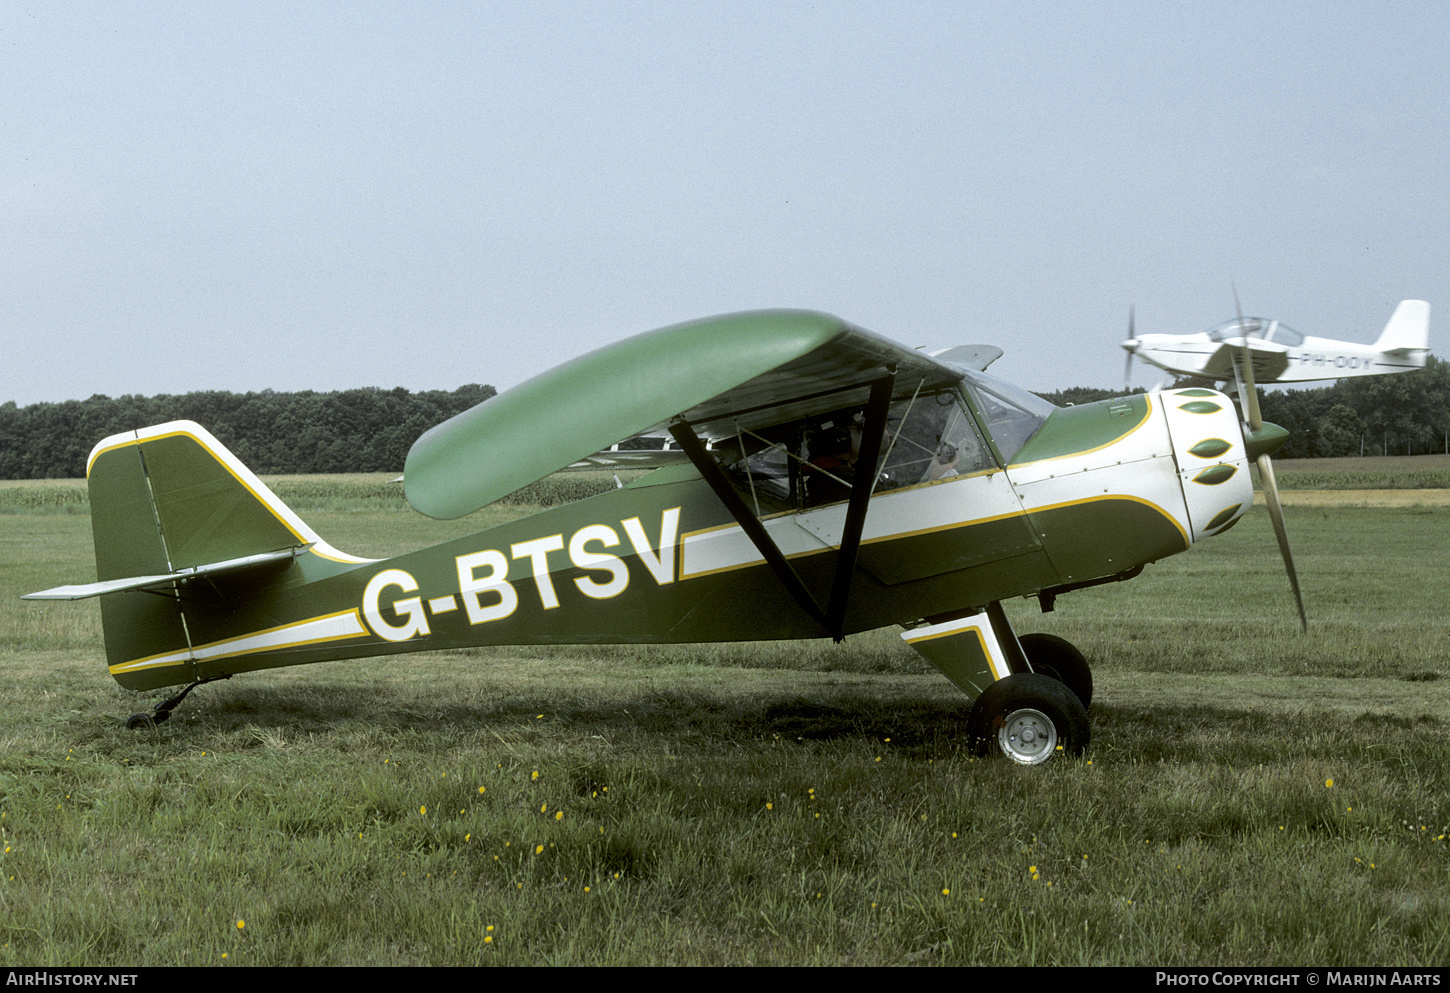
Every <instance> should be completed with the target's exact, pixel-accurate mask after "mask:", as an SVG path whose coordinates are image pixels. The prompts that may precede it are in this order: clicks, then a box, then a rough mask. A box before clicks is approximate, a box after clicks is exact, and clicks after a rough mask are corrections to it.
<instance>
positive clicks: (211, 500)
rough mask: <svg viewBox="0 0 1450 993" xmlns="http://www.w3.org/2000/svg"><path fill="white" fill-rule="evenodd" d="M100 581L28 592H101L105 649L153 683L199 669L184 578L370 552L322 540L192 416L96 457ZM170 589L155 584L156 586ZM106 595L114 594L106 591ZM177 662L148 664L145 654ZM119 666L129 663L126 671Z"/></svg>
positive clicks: (132, 434)
mask: <svg viewBox="0 0 1450 993" xmlns="http://www.w3.org/2000/svg"><path fill="white" fill-rule="evenodd" d="M86 478H87V480H88V488H89V491H90V502H91V530H92V532H93V537H94V539H95V548H96V578H97V582H95V583H91V584H87V585H83V586H63V587H59V588H57V589H54V590H45V591H43V592H41V593H32V594H30V596H29V597H28V598H27V599H38V600H76V599H83V598H86V597H93V596H101V597H102V600H101V622H102V627H103V628H104V630H105V639H106V655H107V658H108V661H109V663H110V665H111V667H112V672H113V673H114V674H115V675H116V678H117V680H118V681H120V682H121V683H122V685H125V686H128V687H130V688H132V689H148V688H151V687H153V686H166V685H170V684H173V683H178V682H187V681H189V680H190V678H191V674H190V666H188V665H185V664H184V663H185V661H186V660H187V659H188V658H189V657H190V655H191V651H190V647H191V637H192V634H193V632H189V631H188V627H187V617H186V614H187V613H188V612H189V611H190V610H191V609H195V608H199V607H200V606H201V605H200V604H193V605H192V606H191V607H187V606H186V605H185V604H184V603H183V601H182V600H181V599H180V598H179V597H178V596H177V595H176V593H177V591H178V590H179V589H180V587H181V584H183V583H187V582H190V581H192V580H197V579H200V578H203V577H213V576H216V575H218V574H221V573H229V574H236V573H245V572H249V571H250V572H253V573H256V574H261V573H262V572H264V571H271V570H280V569H283V568H285V567H286V566H285V565H284V563H290V562H291V560H292V559H293V558H294V557H295V556H297V555H299V554H301V553H302V552H304V551H307V550H308V549H311V550H312V551H314V552H317V553H319V554H320V555H322V556H323V557H325V558H329V559H333V560H337V561H340V562H348V563H355V562H361V561H364V560H362V559H357V558H354V557H353V556H348V555H344V554H342V553H340V552H338V551H337V550H336V549H333V548H332V547H331V546H329V545H328V544H327V543H326V542H324V541H323V540H322V539H321V538H320V537H318V535H317V534H316V532H314V531H313V530H312V529H311V528H309V527H308V526H307V525H306V524H304V523H303V522H302V519H301V518H299V517H298V516H297V515H296V514H295V513H293V512H292V510H291V509H290V508H288V507H287V505H286V504H284V503H283V502H282V501H281V500H279V499H278V498H277V496H276V494H274V493H273V492H272V491H271V490H270V489H268V487H267V485H266V484H265V483H263V482H262V481H261V480H260V479H258V478H257V477H256V476H255V475H254V474H253V473H252V471H251V470H250V469H248V468H247V467H246V466H244V465H242V463H241V462H240V461H238V460H237V458H236V456H234V455H232V453H231V452H229V451H227V449H226V448H225V447H224V446H223V445H222V444H221V442H219V441H217V440H216V438H214V437H212V436H211V434H210V433H208V432H207V431H206V430H205V429H204V428H202V427H200V426H199V425H197V424H194V423H192V422H191V421H172V422H171V423H169V424H160V425H157V426H155V427H150V428H143V429H141V430H139V431H128V432H126V433H124V434H118V435H113V436H111V437H110V438H107V439H105V440H104V441H102V442H101V443H100V444H98V445H97V446H96V447H95V449H94V450H92V452H91V457H90V462H89V464H88V465H87V468H86ZM158 593H160V594H162V595H159V596H158V595H155V594H158ZM104 594H115V595H114V596H104ZM158 658H165V659H166V660H167V663H166V664H164V665H161V664H158V665H155V666H151V665H147V664H146V663H145V662H144V660H145V659H158ZM121 667H124V668H125V670H126V672H127V673H128V674H131V675H128V676H127V678H123V677H122V674H121Z"/></svg>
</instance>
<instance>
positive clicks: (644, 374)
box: [403, 310, 961, 519]
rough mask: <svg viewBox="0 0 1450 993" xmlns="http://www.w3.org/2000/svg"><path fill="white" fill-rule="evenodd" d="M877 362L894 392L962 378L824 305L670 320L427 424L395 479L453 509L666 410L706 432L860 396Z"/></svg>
mask: <svg viewBox="0 0 1450 993" xmlns="http://www.w3.org/2000/svg"><path fill="white" fill-rule="evenodd" d="M886 367H895V369H896V373H897V378H896V382H897V384H898V391H899V392H901V393H904V394H907V395H909V394H911V393H912V392H914V391H915V390H916V389H918V388H919V387H920V388H934V387H938V386H943V385H948V384H951V383H955V382H957V381H958V380H960V379H961V372H960V371H958V370H957V369H955V368H953V367H952V366H950V365H947V364H945V363H943V362H941V361H938V360H937V359H934V358H932V357H931V356H930V355H928V354H926V353H925V352H921V351H918V350H916V349H911V348H907V347H906V346H904V345H901V344H898V343H896V342H893V341H891V340H889V339H887V338H883V337H881V336H879V335H876V334H872V333H871V332H869V331H865V330H862V329H861V328H858V327H855V326H853V325H851V324H848V323H846V322H845V321H842V320H841V319H840V318H837V317H832V316H830V315H829V314H821V313H815V312H812V311H796V310H772V311H754V312H749V313H743V314H728V315H725V316H722V317H712V318H707V319H705V320H701V321H693V322H691V323H688V324H677V325H674V326H672V327H667V328H661V329H659V330H657V331H650V332H647V333H645V334H642V335H637V336H635V337H633V338H629V339H626V340H625V341H622V342H619V343H618V344H615V345H610V346H608V347H606V348H601V349H599V350H598V351H594V352H591V353H589V354H588V355H584V356H582V357H580V358H577V359H574V360H573V361H571V362H567V363H565V364H564V365H561V366H558V367H556V368H554V369H551V370H549V371H548V372H546V373H543V374H542V375H540V376H536V377H535V378H533V379H531V380H529V381H528V382H526V383H523V384H521V385H519V386H517V387H515V388H513V389H511V390H509V391H507V392H505V393H502V394H500V395H499V396H496V397H494V398H492V399H490V400H486V401H484V402H483V403H481V404H479V405H478V406H476V407H474V408H472V409H471V410H466V411H464V412H463V413H462V414H459V415H458V416H456V417H453V418H451V419H449V420H447V421H444V422H443V423H442V424H439V425H438V426H437V427H434V428H432V429H431V430H429V431H428V432H427V433H425V434H424V435H423V436H422V437H421V438H419V439H418V440H417V442H415V443H414V445H413V447H412V449H411V450H410V451H409V452H408V460H407V464H406V466H405V467H404V471H403V486H404V489H405V491H406V493H407V496H408V502H409V503H411V504H412V505H413V506H414V507H415V508H416V509H417V510H419V511H421V512H422V513H424V514H427V515H428V516H429V517H436V518H444V519H451V518H455V517H462V516H463V515H465V514H469V513H472V512H473V511H475V510H477V509H478V508H479V507H482V506H484V505H486V504H489V503H492V502H493V501H494V500H498V499H500V498H501V497H505V496H507V495H508V494H510V493H513V492H514V491H515V490H518V489H521V488H522V487H524V486H527V485H528V484H529V483H532V482H534V481H535V480H537V479H542V478H543V477H544V476H547V475H549V474H550V473H552V472H556V471H557V470H559V469H562V468H563V467H565V466H567V465H569V464H570V463H573V462H577V461H579V460H580V459H583V458H585V457H586V456H589V455H593V454H594V453H596V452H599V451H601V450H603V449H605V448H607V447H608V446H609V445H611V444H613V443H614V442H616V441H619V440H620V439H622V438H628V437H632V436H634V435H639V434H645V433H650V432H655V431H663V430H665V429H666V428H667V427H668V425H669V424H670V423H671V422H672V421H674V420H677V419H683V420H685V421H688V422H689V423H690V424H691V425H692V427H693V428H694V430H695V432H696V433H697V434H698V435H700V436H701V437H703V438H712V437H721V436H725V435H732V434H734V433H735V432H736V430H737V429H738V428H740V427H743V428H748V429H759V428H761V427H766V426H769V425H771V424H778V423H781V422H783V421H788V420H793V419H795V418H800V417H808V416H810V415H812V414H814V413H818V412H819V413H824V412H826V411H830V410H836V409H839V408H841V407H845V406H850V405H853V404H864V403H865V402H866V398H867V395H868V392H869V388H870V387H869V384H870V383H871V381H872V380H874V379H877V378H879V377H880V376H881V374H882V371H883V369H885V368H886Z"/></svg>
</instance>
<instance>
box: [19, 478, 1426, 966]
mask: <svg viewBox="0 0 1450 993" xmlns="http://www.w3.org/2000/svg"><path fill="white" fill-rule="evenodd" d="M1286 475H1287V474H1286ZM57 485H58V486H63V485H65V484H57ZM354 485H356V486H357V487H358V488H359V489H357V490H354V489H353V488H352V487H353V486H354ZM388 485H390V484H388V483H387V480H386V479H367V480H349V481H346V482H345V483H343V482H336V483H329V482H328V481H319V480H315V479H314V480H305V479H304V480H292V481H283V482H281V483H279V485H278V489H279V491H281V492H283V494H284V496H285V498H287V499H289V500H290V501H292V502H293V503H294V504H295V505H296V506H297V507H298V509H299V510H301V511H302V512H303V515H304V516H305V517H306V518H307V519H308V521H309V523H311V524H313V525H314V526H315V527H316V528H317V530H318V531H319V532H320V533H322V534H323V535H324V537H326V538H327V539H328V540H330V541H331V542H333V543H334V544H336V545H337V546H338V547H340V548H343V549H346V550H348V551H353V552H357V553H360V554H367V555H385V554H391V553H392V552H395V551H400V550H403V549H406V548H414V547H418V546H419V545H422V544H425V543H428V542H431V541H437V540H442V539H444V538H447V537H452V536H455V535H457V534H460V533H465V532H467V531H469V530H473V529H476V528H477V527H478V526H479V525H480V523H481V521H480V519H478V518H475V519H470V520H466V521H463V522H455V523H452V524H448V525H441V524H439V523H437V522H431V521H426V520H423V519H421V518H419V517H417V515H413V514H411V513H409V512H406V511H405V510H404V509H403V508H402V504H401V500H400V498H399V497H398V496H397V494H396V488H393V489H387V486H388ZM289 486H295V487H296V488H295V489H293V490H292V491H291V492H290V493H289V492H288V487H289ZM307 487H312V489H311V490H308V489H307ZM365 487H372V490H371V491H368V492H363V488H365ZM1333 488H1334V487H1328V486H1325V487H1318V489H1321V490H1323V489H1333ZM1363 488H1364V487H1349V489H1363ZM45 489H46V486H45V485H44V484H27V485H25V486H20V485H18V484H16V485H12V484H0V595H4V596H5V597H6V600H7V602H9V603H10V604H11V610H10V611H9V612H8V613H7V615H6V619H5V620H3V621H0V663H3V664H4V666H5V670H6V674H7V676H8V678H7V679H6V681H5V683H4V684H3V687H0V705H3V712H4V717H3V718H0V842H3V844H0V847H3V849H4V851H3V852H0V964H5V965H25V964H28V965H35V964H56V965H93V966H95V965H172V964H178V965H181V964H185V965H294V964H319V965H320V964H339V965H341V964H347V965H366V964H388V965H407V964H425V965H474V964H508V965H540V964H573V965H628V964H747V963H761V964H765V963H770V964H790V965H808V964H824V965H841V964H855V965H883V964H885V965H901V964H953V965H961V964H999V965H1028V964H1035V965H1042V964H1117V965H1133V964H1216V965H1231V964H1245V965H1264V964H1316V965H1345V966H1352V965H1371V964H1394V965H1407V966H1410V965H1442V964H1443V963H1445V962H1446V961H1447V959H1450V841H1447V834H1450V755H1447V745H1450V664H1447V662H1446V659H1447V657H1450V655H1447V649H1450V633H1447V629H1446V624H1445V622H1444V620H1443V619H1442V617H1443V615H1442V603H1443V600H1444V590H1445V589H1446V588H1447V584H1450V565H1447V562H1446V556H1445V554H1444V549H1445V548H1446V547H1447V545H1450V507H1445V506H1441V505H1438V504H1435V503H1433V502H1432V501H1434V500H1435V499H1437V497H1438V496H1439V494H1438V493H1436V492H1435V491H1433V490H1420V491H1418V492H1420V493H1421V494H1422V497H1423V498H1422V499H1421V500H1419V501H1416V502H1413V503H1408V504H1404V505H1399V506H1387V507H1376V506H1343V505H1341V503H1335V502H1330V498H1329V497H1324V498H1323V499H1322V501H1321V502H1320V504H1319V505H1316V506H1291V507H1290V508H1289V526H1290V535H1291V539H1292V540H1293V543H1294V548H1295V554H1296V559H1297V561H1298V564H1299V570H1300V575H1301V579H1302V582H1303V586H1304V589H1305V602H1306V606H1307V609H1308V611H1309V615H1310V623H1311V631H1310V633H1309V634H1308V635H1307V636H1305V635H1300V634H1299V633H1298V626H1297V621H1296V618H1295V616H1294V611H1293V606H1292V600H1291V598H1290V596H1289V593H1288V589H1287V583H1286V581H1285V579H1284V577H1283V574H1282V568H1281V566H1280V564H1279V562H1278V554H1277V550H1276V547H1275V543H1274V539H1273V536H1272V533H1271V530H1270V528H1269V526H1268V522H1267V519H1266V517H1265V516H1264V514H1263V512H1262V511H1258V512H1255V513H1254V514H1251V515H1250V516H1249V518H1247V519H1246V520H1245V521H1244V522H1242V523H1241V524H1240V525H1238V526H1237V527H1235V528H1234V529H1232V530H1231V531H1230V532H1228V533H1227V534H1225V535H1223V536H1222V537H1220V538H1217V539H1213V540H1212V541H1209V542H1205V543H1204V544H1202V545H1200V546H1197V547H1195V548H1194V549H1193V550H1191V551H1190V552H1188V553H1186V554H1184V555H1180V556H1176V557H1174V558H1172V559H1168V560H1165V561H1163V562H1161V563H1157V564H1155V565H1153V566H1150V567H1149V568H1148V569H1147V570H1146V571H1145V572H1144V574H1143V575H1142V576H1141V577H1139V578H1138V579H1136V580H1134V581H1133V582H1131V583H1124V584H1119V585H1115V586H1109V587H1102V588H1098V589H1094V590H1087V591H1083V592H1080V593H1075V594H1072V595H1069V596H1066V597H1063V598H1062V599H1061V600H1059V602H1058V609H1057V611H1056V612H1055V613H1053V614H1047V615H1040V614H1038V613H1037V609H1036V605H1035V603H1032V602H1027V601H1022V602H1018V603H1014V604H1011V605H1009V612H1010V613H1011V614H1012V615H1013V617H1014V620H1015V621H1016V622H1017V623H1018V625H1019V629H1020V630H1023V631H1030V630H1047V631H1052V632H1054V633H1057V634H1060V635H1063V636H1064V637H1067V638H1070V639H1071V640H1073V641H1074V642H1075V643H1077V644H1078V645H1079V646H1080V647H1082V649H1083V650H1084V651H1085V652H1086V653H1087V655H1088V656H1089V658H1090V659H1091V660H1092V661H1093V664H1094V669H1095V675H1096V681H1097V694H1096V696H1095V699H1094V703H1093V707H1092V710H1091V716H1092V720H1093V743H1092V745H1091V746H1090V748H1089V749H1088V751H1087V753H1086V754H1085V755H1084V756H1083V757H1082V758H1081V759H1078V760H1072V761H1061V762H1054V763H1052V764H1050V765H1049V766H1047V767H1044V768H1040V769H1022V768H1017V767H1013V766H1010V765H1008V764H1006V763H1002V762H989V761H982V760H974V759H973V758H972V757H971V756H970V755H969V754H968V753H967V751H966V750H965V748H964V747H963V742H962V739H961V727H962V724H963V722H964V719H965V716H966V706H965V702H964V698H963V697H961V696H960V694H959V693H958V692H957V691H956V690H955V688H953V687H952V686H951V684H949V683H948V682H947V681H946V680H944V679H943V678H941V677H940V676H939V675H937V674H936V673H935V671H934V670H931V669H930V668H929V667H928V666H926V665H925V664H924V663H922V662H920V661H919V660H918V659H917V658H916V656H915V655H914V654H913V653H912V652H910V650H908V649H906V648H905V647H904V646H903V645H902V644H901V642H900V639H899V638H898V637H897V635H896V632H895V631H883V632H874V633H871V634H867V635H862V636H858V637H854V638H851V639H848V640H847V642H846V643H845V644H844V645H843V646H834V645H831V644H829V643H821V642H808V643H786V644H750V645H724V646H709V647H703V648H702V647H684V646H682V647H678V648H674V647H670V648H638V647H621V648H618V649H547V650H545V649H531V648H512V649H495V650H486V651H484V650H480V651H475V652H468V653H456V654H442V653H435V654H420V655H414V656H406V657H403V658H395V659H385V660H363V661H357V662H346V663H330V664H324V665H320V666H311V667H304V668H301V669H291V670H276V671H272V672H264V673H256V674H251V675H246V676H241V677H238V678H237V679H235V680H232V681H229V682H225V683H218V684H213V685H209V686H206V687H203V688H201V689H200V690H198V691H197V692H196V693H194V694H193V695H192V696H191V697H190V698H189V699H188V700H187V702H186V703H185V704H183V705H182V707H181V708H180V709H179V710H178V711H177V712H176V715H175V717H174V718H173V719H172V720H171V721H170V722H168V723H167V724H164V725H162V726H160V727H159V728H158V729H156V730H155V731H153V732H147V733H134V732H129V731H126V730H125V729H124V728H122V727H121V725H120V719H121V718H123V717H124V716H125V715H127V714H129V713H131V712H133V711H135V710H137V709H141V707H142V706H144V705H149V703H151V702H153V700H154V699H156V698H158V697H159V696H160V695H161V694H150V695H148V696H147V697H146V698H145V699H140V698H137V697H135V696H134V695H132V694H129V693H126V692H123V691H121V690H120V689H119V688H117V687H116V686H115V684H114V683H113V682H112V681H111V679H110V677H109V676H108V675H107V674H106V672H105V665H104V658H103V653H102V651H101V648H100V641H99V638H100V631H99V622H98V611H97V609H96V607H95V605H94V602H88V603H86V604H79V605H63V604H34V603H21V602H18V601H17V600H16V599H15V597H17V596H18V595H19V594H20V593H23V592H27V591H30V590H35V589H40V588H43V587H46V586H50V585H56V584H59V583H63V582H74V581H81V580H84V579H86V578H87V577H88V576H89V575H93V573H92V572H91V568H92V567H91V549H90V533H89V524H88V518H87V516H86V509H85V506H84V502H83V500H81V501H76V500H66V499H59V498H57V497H54V495H46V494H44V493H43V492H39V491H43V490H45ZM1402 489H1403V487H1402ZM1410 489H1412V488H1410ZM22 490H33V491H36V492H33V493H30V494H29V495H28V496H23V497H21V496H10V494H12V493H19V492H20V491H22ZM83 495H84V494H83V493H82V494H81V496H82V497H83ZM534 498H535V499H536V500H539V501H545V500H547V499H549V497H548V495H547V494H539V493H536V494H534ZM27 501H28V502H27ZM47 501H49V502H47ZM518 512H520V510H519V508H517V507H514V508H509V507H504V508H496V509H494V510H493V511H492V512H491V513H492V514H493V515H494V518H495V519H496V518H498V517H502V516H505V515H509V514H514V513H518Z"/></svg>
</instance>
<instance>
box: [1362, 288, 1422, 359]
mask: <svg viewBox="0 0 1450 993" xmlns="http://www.w3.org/2000/svg"><path fill="white" fill-rule="evenodd" d="M1374 347H1375V348H1377V349H1379V350H1380V351H1382V352H1396V353H1401V354H1403V353H1408V352H1412V351H1416V350H1420V351H1424V350H1427V349H1428V348H1429V347H1430V305H1429V304H1428V303H1426V302H1425V301H1424V300H1401V301H1400V305H1399V306H1398V307H1396V308H1395V312H1394V313H1393V314H1391V315H1390V322H1389V323H1388V324H1386V325H1385V329H1384V330H1383V331H1381V332H1380V337H1379V341H1376V342H1375V343H1374ZM1422 358H1423V356H1422Z"/></svg>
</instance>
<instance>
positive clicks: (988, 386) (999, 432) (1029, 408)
mask: <svg viewBox="0 0 1450 993" xmlns="http://www.w3.org/2000/svg"><path fill="white" fill-rule="evenodd" d="M962 385H963V386H964V387H965V388H966V390H967V392H968V393H970V394H971V397H972V400H973V401H974V402H975V404H976V407H977V410H978V411H980V412H981V415H982V420H983V421H984V422H985V423H986V427H987V433H988V434H990V435H991V436H992V440H993V441H994V442H996V444H997V451H998V452H999V453H1001V455H1002V458H1003V460H1004V461H1007V462H1011V461H1012V456H1014V455H1016V454H1017V452H1018V450H1019V449H1021V447H1022V446H1023V445H1025V444H1027V439H1029V438H1031V437H1032V436H1033V435H1034V434H1036V433H1037V429H1038V428H1040V427H1042V425H1043V423H1044V422H1045V421H1046V420H1047V418H1048V417H1050V416H1051V415H1052V412H1053V411H1054V410H1056V409H1057V408H1056V407H1055V406H1053V405H1052V404H1050V403H1048V402H1047V401H1046V400H1044V399H1042V398H1041V397H1040V396H1038V395H1037V394H1035V393H1029V392H1027V391H1026V390H1024V389H1022V388H1021V387H1020V386H1013V385H1012V384H1011V383H1004V382H1002V380H1000V379H994V378H992V377H991V376H988V375H987V374H986V373H984V372H973V371H971V370H967V372H966V378H965V379H964V380H963V381H962Z"/></svg>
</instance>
